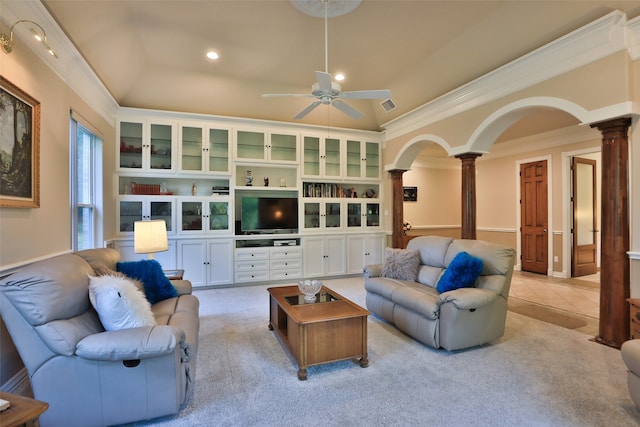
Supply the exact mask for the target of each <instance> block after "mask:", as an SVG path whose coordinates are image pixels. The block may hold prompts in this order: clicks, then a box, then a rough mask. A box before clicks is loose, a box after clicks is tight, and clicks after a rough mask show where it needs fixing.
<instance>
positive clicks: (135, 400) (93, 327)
mask: <svg viewBox="0 0 640 427" xmlns="http://www.w3.org/2000/svg"><path fill="white" fill-rule="evenodd" d="M119 259H120V254H119V253H118V252H117V251H116V250H113V249H107V248H105V249H91V250H87V251H80V252H76V253H72V254H66V255H60V256H56V257H53V258H50V259H47V260H43V261H39V262H36V263H33V264H31V265H28V266H26V267H25V268H23V269H21V270H20V271H18V272H16V273H14V274H12V275H10V276H8V277H6V278H5V279H4V280H2V281H1V282H0V314H1V315H2V318H3V320H4V322H5V324H6V326H7V329H8V330H9V333H10V334H11V338H12V339H13V341H14V343H15V345H16V348H17V349H18V352H19V354H20V357H21V358H22V361H23V363H24V365H25V367H26V369H27V372H28V374H29V377H30V380H31V386H32V388H33V393H34V396H35V398H36V399H38V400H42V401H45V402H47V403H49V409H48V410H47V411H46V412H45V413H44V414H42V415H41V416H40V425H42V426H43V427H47V426H54V427H58V426H65V427H70V426H78V427H90V426H106V425H114V424H122V423H128V422H133V421H139V420H146V419H152V418H156V417H160V416H165V415H170V414H174V413H176V412H178V411H179V410H180V409H181V408H182V407H184V406H185V405H186V404H187V403H188V402H189V400H190V397H191V396H192V393H193V388H194V379H195V374H196V354H197V349H198V331H199V325H200V323H199V317H198V311H199V302H198V299H197V298H196V297H195V296H193V295H191V283H190V282H189V281H185V280H183V281H172V283H173V284H174V286H175V288H176V290H177V291H178V296H177V297H175V298H169V299H165V300H162V301H159V302H157V303H156V304H154V305H152V312H153V315H154V317H155V320H156V326H147V327H138V328H130V329H121V330H115V331H108V332H107V331H105V330H104V328H103V326H102V324H101V322H100V319H99V316H98V314H97V312H96V311H95V310H94V309H93V307H92V305H91V303H90V301H89V275H92V276H93V275H95V273H94V267H96V269H98V268H108V269H111V270H115V269H116V263H117V262H118V261H119Z"/></svg>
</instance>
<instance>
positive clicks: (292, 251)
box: [235, 246, 302, 283]
mask: <svg viewBox="0 0 640 427" xmlns="http://www.w3.org/2000/svg"><path fill="white" fill-rule="evenodd" d="M301 276H302V248H301V247H300V246H281V247H256V248H251V247H249V248H237V249H236V252H235V281H236V282H237V283H242V282H255V281H260V280H264V281H266V280H288V279H298V278H300V277H301Z"/></svg>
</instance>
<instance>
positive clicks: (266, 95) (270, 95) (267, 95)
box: [262, 93, 315, 98]
mask: <svg viewBox="0 0 640 427" xmlns="http://www.w3.org/2000/svg"><path fill="white" fill-rule="evenodd" d="M284 96H287V97H292V96H293V97H298V98H315V96H313V95H311V94H310V93H263V94H262V97H263V98H275V97H284Z"/></svg>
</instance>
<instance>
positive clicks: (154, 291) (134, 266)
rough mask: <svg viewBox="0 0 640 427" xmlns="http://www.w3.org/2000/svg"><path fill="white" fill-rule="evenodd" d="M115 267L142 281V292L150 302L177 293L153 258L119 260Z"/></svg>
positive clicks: (155, 301)
mask: <svg viewBox="0 0 640 427" xmlns="http://www.w3.org/2000/svg"><path fill="white" fill-rule="evenodd" d="M116 268H117V270H118V271H119V272H121V273H123V274H125V275H127V276H129V277H131V278H132V279H138V280H140V281H141V282H142V284H143V286H144V294H145V296H146V297H147V300H149V302H150V303H151V304H155V303H157V302H158V301H162V300H165V299H167V298H173V297H175V296H177V295H178V292H177V291H176V288H175V287H174V286H173V285H172V284H171V282H170V281H169V279H168V278H167V276H165V274H164V272H163V271H162V266H161V265H160V263H159V262H158V261H156V260H155V259H145V260H141V261H128V262H119V263H118V264H116Z"/></svg>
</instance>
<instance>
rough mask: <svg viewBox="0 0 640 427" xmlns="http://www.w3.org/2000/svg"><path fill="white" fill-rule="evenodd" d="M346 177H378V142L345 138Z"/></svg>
mask: <svg viewBox="0 0 640 427" xmlns="http://www.w3.org/2000/svg"><path fill="white" fill-rule="evenodd" d="M346 153H347V158H346V161H345V177H346V178H364V179H380V144H379V143H377V142H370V141H359V140H354V139H347V142H346Z"/></svg>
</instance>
